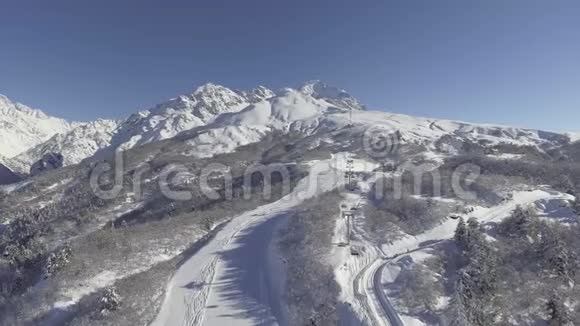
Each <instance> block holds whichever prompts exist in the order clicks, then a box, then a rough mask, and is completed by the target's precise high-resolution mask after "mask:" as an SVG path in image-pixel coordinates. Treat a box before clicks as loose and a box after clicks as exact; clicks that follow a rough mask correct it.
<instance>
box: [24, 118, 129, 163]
mask: <svg viewBox="0 0 580 326" xmlns="http://www.w3.org/2000/svg"><path fill="white" fill-rule="evenodd" d="M118 124H119V122H118V121H114V120H97V121H93V122H88V123H82V124H79V125H78V126H77V127H75V128H73V129H72V130H70V131H69V132H67V133H64V134H61V133H59V134H56V135H54V136H53V137H51V138H50V139H49V140H47V141H46V142H43V143H41V144H38V145H36V146H34V147H32V148H30V149H29V150H27V151H26V152H24V153H22V154H20V155H18V156H17V157H16V158H15V159H16V160H17V161H19V162H21V165H24V166H26V167H28V168H29V167H30V165H31V164H32V163H34V162H36V161H38V160H39V159H41V158H42V157H43V156H44V155H45V154H48V153H60V154H62V155H63V156H64V165H71V164H76V163H79V162H80V161H82V160H83V159H85V158H87V157H90V156H92V155H94V154H95V152H97V151H98V150H99V149H102V148H105V147H107V146H109V145H110V144H111V138H112V137H113V135H114V132H115V130H116V129H117V126H118Z"/></svg>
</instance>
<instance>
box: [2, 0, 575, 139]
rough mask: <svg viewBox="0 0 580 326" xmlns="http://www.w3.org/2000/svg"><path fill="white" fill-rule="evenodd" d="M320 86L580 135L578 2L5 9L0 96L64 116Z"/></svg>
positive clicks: (12, 5)
mask: <svg viewBox="0 0 580 326" xmlns="http://www.w3.org/2000/svg"><path fill="white" fill-rule="evenodd" d="M310 79H321V80H323V81H326V82H327V83H329V84H333V85H337V86H339V87H342V88H345V89H347V90H349V92H350V93H352V94H353V95H354V96H356V97H357V98H359V99H360V100H361V101H362V102H364V103H366V104H367V105H368V106H369V107H370V108H373V109H384V110H388V111H393V112H399V113H408V114H413V115H421V116H430V117H441V118H450V119H460V120H467V121H473V122H492V123H500V124H507V125H516V126H524V127H533V128H543V129H549V130H560V131H567V130H579V131H580V124H579V122H580V1H577V0H550V1H546V0H509V1H505V0H485V1H484V0H479V1H464V0H457V1H448V0H437V1H433V0H424V1H419V0H408V1H407V0H405V1H403V0H400V1H384V0H383V1H379V0H368V1H366V0H365V1H353V0H344V1H343V0H333V1H330V0H328V1H326V0H317V1H312V0H308V1H305V0H298V1H274V0H260V1H257V0H256V1H254V0H244V1H234V0H230V1H226V0H207V1H206V0H203V1H201V0H199V1H195V0H189V1H177V0H166V1H150V0H139V1H137V0H135V1H129V0H125V1H118V0H115V1H111V0H102V1H91V2H89V1H78V0H75V1H60V0H52V1H45V0H42V1H27V0H23V1H6V0H0V93H2V94H5V95H7V96H9V97H11V98H13V99H16V100H18V101H21V102H23V103H25V104H28V105H30V106H34V107H38V108H41V109H43V110H44V111H45V112H47V113H49V114H52V115H56V116H61V117H65V118H68V119H76V120H88V119H95V118H97V117H106V118H123V117H126V116H127V115H129V114H130V113H132V112H134V111H136V110H139V109H144V108H147V107H150V106H152V105H154V104H156V103H159V102H162V101H163V100H166V99H168V98H170V97H174V96H176V95H179V94H183V93H187V92H190V91H191V90H193V89H194V88H195V87H196V86H197V85H200V84H202V83H205V82H208V81H212V82H215V83H219V84H223V85H225V86H228V87H232V88H252V87H254V86H256V85H258V84H262V85H266V86H269V87H272V88H279V87H282V86H293V85H296V84H299V83H301V82H302V81H305V80H310Z"/></svg>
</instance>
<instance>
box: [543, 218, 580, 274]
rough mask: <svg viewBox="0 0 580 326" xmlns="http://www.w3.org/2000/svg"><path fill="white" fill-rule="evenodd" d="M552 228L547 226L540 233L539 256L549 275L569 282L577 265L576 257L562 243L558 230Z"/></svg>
mask: <svg viewBox="0 0 580 326" xmlns="http://www.w3.org/2000/svg"><path fill="white" fill-rule="evenodd" d="M553 228H554V227H553V226H552V227H547V228H546V229H545V230H544V232H543V234H542V243H541V249H540V250H541V256H542V258H543V259H544V263H545V264H546V265H547V269H548V270H549V271H550V273H551V276H554V277H557V278H559V279H561V280H562V281H564V282H566V283H571V282H572V281H573V278H574V276H575V273H576V269H577V267H578V266H577V261H576V257H575V255H574V253H573V252H572V251H570V250H569V249H568V248H566V246H565V245H564V244H563V243H562V239H561V237H560V236H559V235H558V231H557V230H554V229H553Z"/></svg>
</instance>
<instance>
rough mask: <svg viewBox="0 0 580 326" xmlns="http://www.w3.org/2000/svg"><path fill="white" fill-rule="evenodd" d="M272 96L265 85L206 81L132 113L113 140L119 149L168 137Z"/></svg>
mask: <svg viewBox="0 0 580 326" xmlns="http://www.w3.org/2000/svg"><path fill="white" fill-rule="evenodd" d="M272 95H273V92H272V91H271V90H269V89H267V88H265V87H258V88H256V89H254V90H252V91H249V92H244V91H233V90H231V89H229V88H226V87H223V86H219V85H215V84H211V83H209V84H205V85H203V86H201V87H199V88H197V89H196V90H195V91H194V92H193V93H192V94H188V95H182V96H179V97H177V98H174V99H171V100H169V101H167V102H165V103H162V104H159V105H157V106H156V107H154V108H152V109H149V110H145V111H141V112H139V113H136V114H133V115H131V116H130V117H129V118H128V119H127V120H126V121H124V122H123V123H122V124H121V125H120V126H119V129H118V130H117V132H116V134H115V136H114V137H113V139H112V141H111V143H112V145H113V146H114V147H115V148H117V147H119V148H122V149H128V148H131V147H133V146H137V145H143V144H146V143H150V142H153V141H159V140H163V139H168V138H171V137H174V136H176V135H177V134H178V133H180V132H182V131H185V130H190V129H193V128H195V127H200V126H203V125H206V124H207V123H208V122H210V121H212V120H213V119H214V118H215V117H217V116H219V115H221V114H223V113H230V112H236V111H239V110H241V109H243V108H244V107H246V106H248V105H250V104H251V103H255V102H258V101H261V100H264V99H266V98H268V97H271V96H272Z"/></svg>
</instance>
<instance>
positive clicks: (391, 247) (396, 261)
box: [380, 190, 572, 326]
mask: <svg viewBox="0 0 580 326" xmlns="http://www.w3.org/2000/svg"><path fill="white" fill-rule="evenodd" d="M570 199H572V196H570V195H567V194H563V193H559V192H553V191H547V190H534V191H519V192H514V193H513V199H511V200H508V201H505V202H503V203H501V204H500V205H497V206H494V207H490V208H486V207H475V210H474V211H473V212H472V213H470V214H468V215H466V216H464V218H467V217H471V216H473V217H475V218H477V220H478V221H479V222H480V223H481V224H482V225H485V224H486V223H489V222H499V221H501V220H502V219H504V218H506V217H508V216H509V214H510V213H511V212H512V211H513V210H514V209H515V208H516V207H517V206H518V205H519V206H522V207H536V208H537V209H539V210H540V212H544V213H545V214H549V212H554V211H557V212H559V213H560V215H566V212H564V211H562V210H565V207H562V203H563V202H565V201H568V200H570ZM560 209H562V210H560ZM555 214H556V215H558V214H557V213H555ZM560 215H558V216H560ZM561 217H562V218H564V216H561ZM457 223H458V220H454V219H447V220H446V221H445V222H444V223H442V224H440V225H439V226H437V227H435V228H433V229H431V230H429V231H427V232H425V233H422V234H420V235H418V236H416V237H413V236H406V237H404V238H402V239H400V240H397V241H395V242H393V243H390V244H385V245H383V246H382V250H383V251H384V252H385V254H386V255H387V257H389V259H388V261H387V262H385V263H384V268H383V272H382V275H381V279H380V283H381V285H382V286H381V288H382V291H384V293H385V294H386V295H387V296H388V295H389V293H388V291H387V290H386V287H385V286H386V285H388V284H391V285H392V284H393V283H394V282H396V279H397V276H398V275H399V273H400V272H401V265H402V264H405V261H412V262H414V263H418V262H421V261H423V260H424V259H425V258H427V257H429V254H428V252H427V251H428V250H429V248H430V247H432V246H433V245H435V244H437V243H439V242H440V241H442V240H446V239H451V238H452V237H453V235H454V233H455V229H456V228H457ZM400 317H401V319H402V320H403V323H404V325H413V326H415V325H417V326H421V325H425V324H424V323H423V322H422V321H420V320H419V319H417V318H416V317H414V316H407V315H404V314H400Z"/></svg>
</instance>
